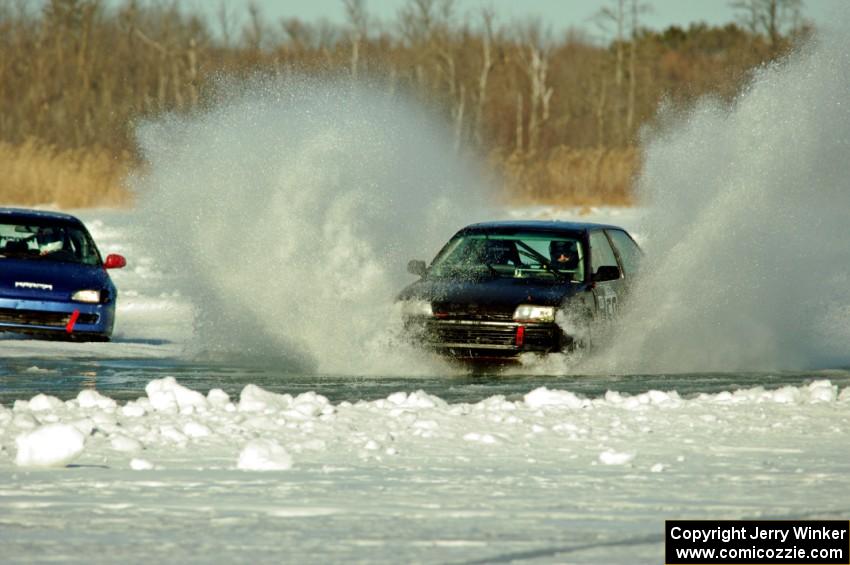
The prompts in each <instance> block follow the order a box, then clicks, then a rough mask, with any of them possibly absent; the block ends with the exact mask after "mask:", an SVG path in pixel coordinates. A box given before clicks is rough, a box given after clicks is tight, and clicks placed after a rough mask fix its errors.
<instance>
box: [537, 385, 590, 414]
mask: <svg viewBox="0 0 850 565" xmlns="http://www.w3.org/2000/svg"><path fill="white" fill-rule="evenodd" d="M523 401H524V402H525V404H526V406H528V407H529V408H542V407H544V406H558V407H561V406H563V407H565V408H570V409H575V408H581V407H583V406H585V405H587V404H588V401H586V400H585V399H582V398H579V397H578V396H576V395H575V394H573V393H571V392H569V391H566V390H549V389H548V388H546V387H545V386H542V387H540V388H536V389H534V390H532V391H531V392H529V393H528V394H526V395H525V396H524V397H523Z"/></svg>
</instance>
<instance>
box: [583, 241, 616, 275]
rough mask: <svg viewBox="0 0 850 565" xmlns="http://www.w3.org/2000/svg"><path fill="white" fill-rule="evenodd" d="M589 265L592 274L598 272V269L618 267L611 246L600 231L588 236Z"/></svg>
mask: <svg viewBox="0 0 850 565" xmlns="http://www.w3.org/2000/svg"><path fill="white" fill-rule="evenodd" d="M590 264H591V268H592V269H593V272H594V273H596V272H597V271H598V270H599V267H606V266H611V267H617V268H619V267H620V266H619V265H618V264H617V258H616V257H615V256H614V251H613V250H612V249H611V244H609V243H608V238H607V237H605V234H604V233H603V232H601V231H595V232H591V234H590Z"/></svg>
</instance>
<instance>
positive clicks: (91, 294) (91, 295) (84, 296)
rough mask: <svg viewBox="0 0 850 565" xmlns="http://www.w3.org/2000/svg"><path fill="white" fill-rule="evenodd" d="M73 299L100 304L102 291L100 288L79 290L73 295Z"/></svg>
mask: <svg viewBox="0 0 850 565" xmlns="http://www.w3.org/2000/svg"><path fill="white" fill-rule="evenodd" d="M71 300H74V301H76V302H88V303H89V304H98V303H100V301H101V292H100V291H99V290H78V291H77V292H75V293H74V294H72V295H71Z"/></svg>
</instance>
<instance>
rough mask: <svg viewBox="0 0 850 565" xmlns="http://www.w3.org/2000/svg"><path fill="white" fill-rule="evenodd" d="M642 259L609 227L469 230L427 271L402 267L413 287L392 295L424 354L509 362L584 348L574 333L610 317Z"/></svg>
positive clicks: (514, 225) (583, 339)
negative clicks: (433, 352) (530, 355)
mask: <svg viewBox="0 0 850 565" xmlns="http://www.w3.org/2000/svg"><path fill="white" fill-rule="evenodd" d="M641 256H642V251H641V250H640V248H639V247H638V245H637V244H636V243H635V241H634V240H633V239H632V237H631V236H630V235H629V234H628V232H626V230H624V229H623V228H620V227H617V226H611V225H603V224H590V223H574V222H561V221H509V222H488V223H481V224H473V225H471V226H467V227H465V228H463V229H462V230H460V231H459V232H458V233H456V234H455V235H454V236H453V237H452V238H451V240H449V242H448V243H447V244H446V245H445V246H444V247H443V249H442V250H441V251H440V252H439V253H438V254H437V257H436V258H435V259H434V260H433V262H432V263H431V265H430V266H426V264H425V262H424V261H411V262H410V263H409V264H408V271H410V272H411V273H412V274H415V275H418V276H419V277H420V280H418V281H416V282H414V283H413V284H411V285H409V286H408V287H407V288H405V289H404V290H403V291H402V292H401V293H400V294H399V296H398V299H399V300H400V301H401V302H402V310H403V316H404V324H405V329H406V331H407V333H408V335H409V336H410V337H412V339H414V340H416V341H417V342H419V343H421V344H422V345H423V346H425V347H427V348H433V349H435V350H437V351H439V352H440V353H443V354H445V355H447V356H450V357H454V358H458V359H469V360H482V361H509V360H511V359H514V358H516V357H517V356H518V355H519V354H521V353H525V352H535V353H550V352H558V351H565V350H570V349H572V348H575V347H578V346H588V345H589V343H588V339H589V336H588V334H587V332H586V331H583V330H581V329H580V328H586V327H589V325H590V324H591V323H592V322H593V321H596V320H606V319H610V318H612V317H613V316H615V315H616V312H617V309H618V308H619V307H620V305H621V302H622V301H623V299H624V298H625V296H626V295H627V294H628V287H629V285H630V283H631V282H632V280H633V278H634V275H635V274H636V272H637V269H638V264H639V262H640V258H641ZM563 328H570V330H568V331H565V330H564V329H563ZM573 329H574V330H575V331H573Z"/></svg>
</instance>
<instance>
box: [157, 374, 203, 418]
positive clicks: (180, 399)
mask: <svg viewBox="0 0 850 565" xmlns="http://www.w3.org/2000/svg"><path fill="white" fill-rule="evenodd" d="M145 392H147V393H148V399H150V403H151V406H152V407H153V409H154V410H156V411H158V412H174V411H176V410H179V411H180V412H182V413H185V412H194V410H195V409H196V408H201V409H206V408H207V399H206V398H204V395H203V394H201V393H200V392H197V391H194V390H192V389H190V388H186V387H185V386H183V385H181V384H178V383H177V380H176V379H175V378H174V377H165V378H164V379H156V380H153V381H151V382H149V383H148V384H147V386H146V387H145Z"/></svg>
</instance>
